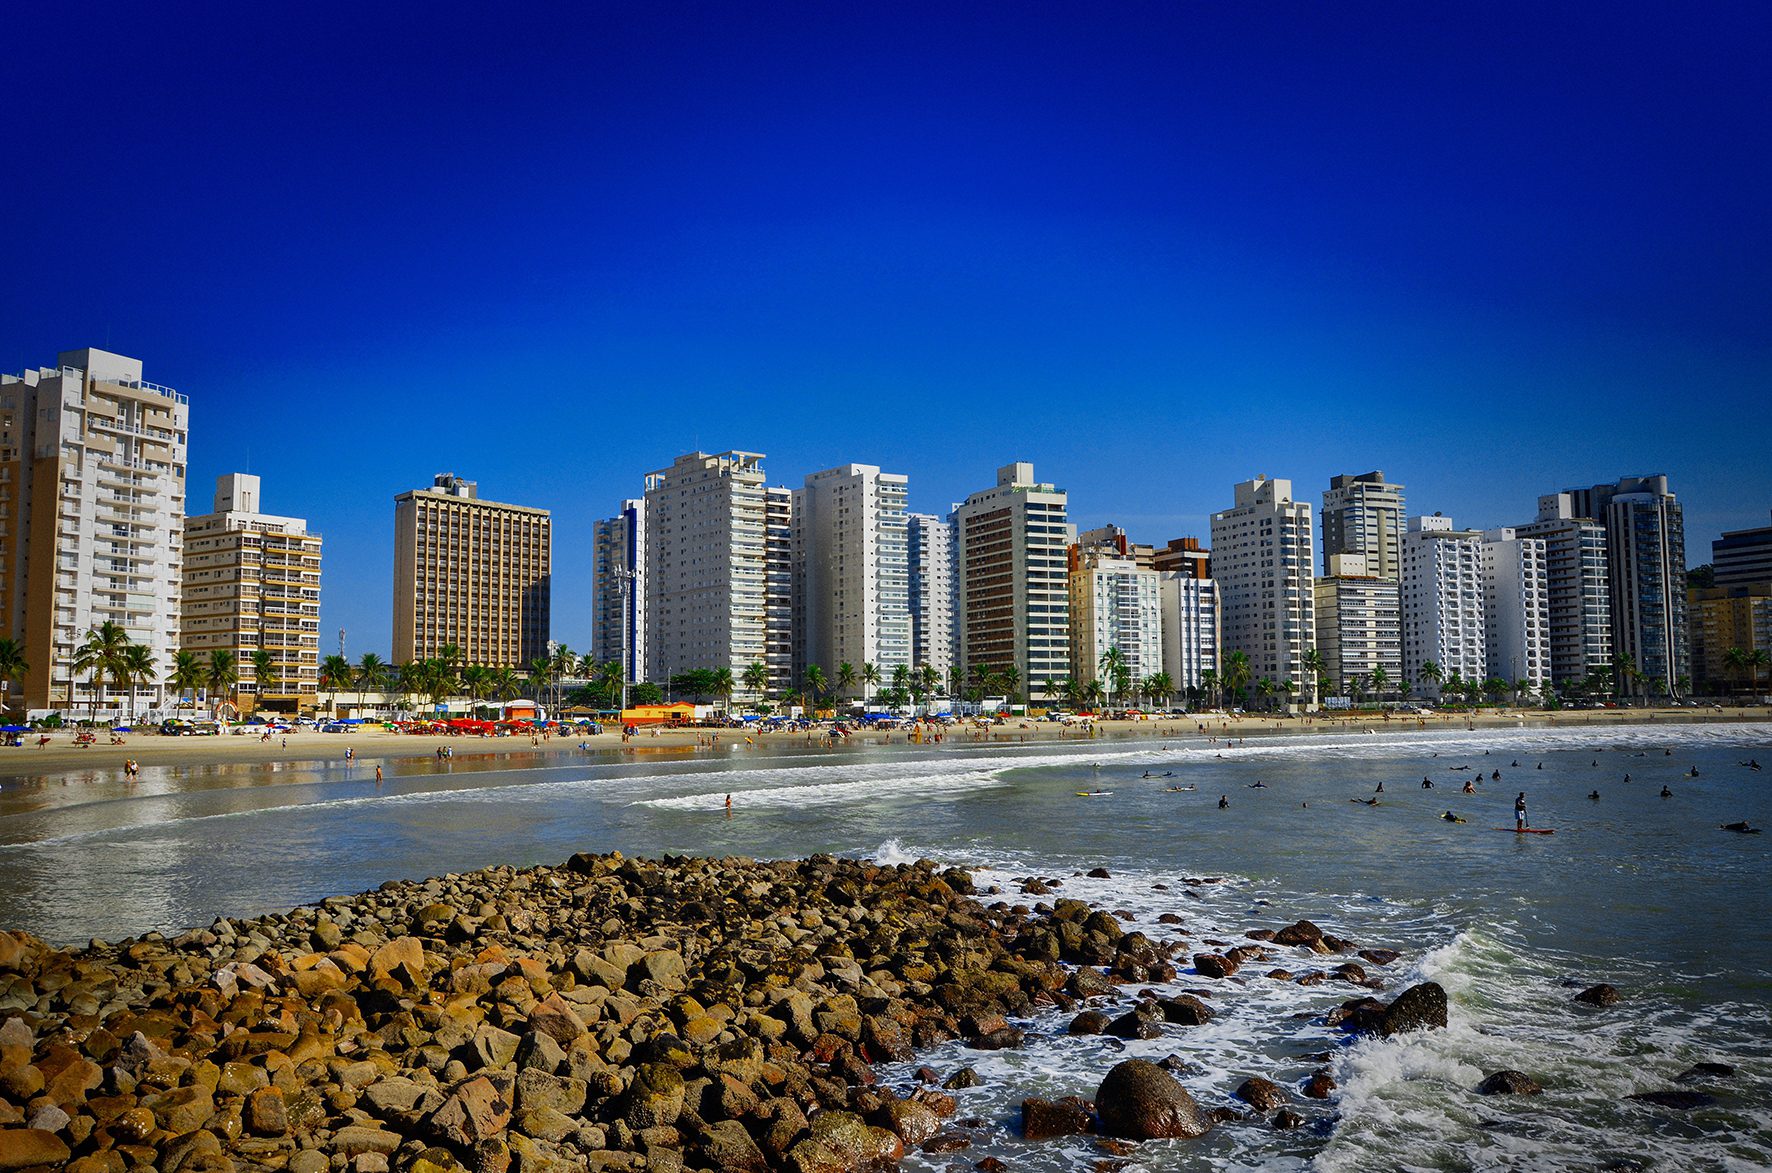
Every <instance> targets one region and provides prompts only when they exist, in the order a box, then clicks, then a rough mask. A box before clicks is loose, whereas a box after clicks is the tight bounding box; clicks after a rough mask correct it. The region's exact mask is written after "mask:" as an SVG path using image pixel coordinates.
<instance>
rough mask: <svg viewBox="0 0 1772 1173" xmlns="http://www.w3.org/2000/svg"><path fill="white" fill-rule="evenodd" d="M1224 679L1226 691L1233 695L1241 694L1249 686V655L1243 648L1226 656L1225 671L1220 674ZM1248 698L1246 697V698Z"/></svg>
mask: <svg viewBox="0 0 1772 1173" xmlns="http://www.w3.org/2000/svg"><path fill="white" fill-rule="evenodd" d="M1220 675H1221V678H1222V679H1223V680H1224V688H1225V691H1226V692H1228V693H1230V694H1231V696H1232V697H1237V696H1241V695H1242V694H1243V690H1244V689H1246V688H1248V687H1249V656H1248V654H1247V653H1246V652H1244V651H1242V650H1241V649H1239V650H1237V651H1234V652H1232V653H1231V654H1230V655H1228V656H1226V657H1225V658H1224V671H1223V672H1222V673H1221V674H1220ZM1246 699H1247V698H1245V700H1246Z"/></svg>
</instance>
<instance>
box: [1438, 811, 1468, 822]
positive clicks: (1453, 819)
mask: <svg viewBox="0 0 1772 1173" xmlns="http://www.w3.org/2000/svg"><path fill="white" fill-rule="evenodd" d="M1440 818H1442V819H1444V820H1445V821H1446V822H1448V823H1462V822H1464V820H1463V819H1461V818H1459V817H1458V816H1457V815H1455V814H1453V813H1452V812H1451V811H1447V812H1446V813H1445V814H1443V815H1441V816H1440Z"/></svg>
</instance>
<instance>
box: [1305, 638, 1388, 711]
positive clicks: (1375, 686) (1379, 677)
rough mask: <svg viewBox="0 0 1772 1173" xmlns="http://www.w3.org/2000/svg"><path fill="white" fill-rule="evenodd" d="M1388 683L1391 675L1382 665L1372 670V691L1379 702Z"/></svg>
mask: <svg viewBox="0 0 1772 1173" xmlns="http://www.w3.org/2000/svg"><path fill="white" fill-rule="evenodd" d="M1311 650H1312V651H1315V650H1316V649H1315V648H1313V649H1311ZM1319 658H1321V657H1319ZM1390 683H1391V674H1390V673H1389V672H1387V671H1385V669H1384V665H1382V664H1380V665H1379V666H1378V667H1376V668H1374V669H1372V691H1373V692H1375V693H1377V694H1378V699H1379V700H1383V699H1384V692H1385V689H1387V688H1389V687H1390Z"/></svg>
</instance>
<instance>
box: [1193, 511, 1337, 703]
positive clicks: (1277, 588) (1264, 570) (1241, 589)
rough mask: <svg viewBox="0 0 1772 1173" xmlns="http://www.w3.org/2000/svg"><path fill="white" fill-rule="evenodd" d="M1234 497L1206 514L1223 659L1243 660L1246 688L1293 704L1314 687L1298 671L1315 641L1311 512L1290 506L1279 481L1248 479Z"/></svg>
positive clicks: (1301, 670) (1305, 671) (1304, 670)
mask: <svg viewBox="0 0 1772 1173" xmlns="http://www.w3.org/2000/svg"><path fill="white" fill-rule="evenodd" d="M1235 491H1236V498H1235V501H1236V503H1235V504H1234V505H1233V506H1232V507H1231V508H1229V509H1226V510H1222V511H1221V512H1218V513H1214V514H1213V515H1212V578H1213V581H1215V582H1216V583H1218V590H1219V597H1220V600H1221V602H1222V606H1223V608H1224V618H1223V632H1224V645H1223V647H1224V652H1223V654H1224V656H1225V657H1227V658H1228V657H1229V655H1230V653H1232V652H1237V651H1240V652H1242V653H1243V654H1244V655H1245V656H1247V657H1248V658H1249V674H1250V676H1249V683H1250V685H1251V687H1253V686H1254V685H1255V684H1257V683H1258V682H1259V681H1262V680H1270V681H1272V682H1273V684H1274V686H1275V687H1276V688H1279V689H1281V690H1282V691H1283V692H1289V693H1290V694H1291V695H1292V696H1293V697H1294V698H1299V699H1302V698H1308V697H1311V696H1312V695H1313V694H1314V686H1315V684H1316V681H1315V680H1314V679H1313V678H1312V676H1311V673H1310V671H1309V669H1307V668H1306V667H1305V666H1304V657H1305V653H1307V652H1309V651H1310V650H1311V649H1312V648H1313V647H1315V646H1316V640H1317V632H1316V626H1317V607H1316V599H1315V594H1314V589H1313V581H1312V574H1311V571H1312V568H1313V566H1314V565H1315V563H1316V541H1315V535H1314V533H1313V528H1312V523H1311V507H1310V505H1309V504H1308V503H1307V502H1303V501H1294V500H1293V499H1292V482H1291V481H1287V480H1270V479H1269V478H1267V477H1256V478H1255V479H1254V480H1252V481H1242V482H1240V483H1239V484H1238V485H1237V486H1236V490H1235ZM1221 670H1222V669H1221ZM1288 684H1290V686H1291V687H1290V688H1289V689H1288V688H1287V687H1286V686H1287V685H1288Z"/></svg>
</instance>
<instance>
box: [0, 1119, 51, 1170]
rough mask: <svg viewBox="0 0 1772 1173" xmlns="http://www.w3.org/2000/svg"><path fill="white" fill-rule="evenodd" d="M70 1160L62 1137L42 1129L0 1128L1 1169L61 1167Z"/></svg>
mask: <svg viewBox="0 0 1772 1173" xmlns="http://www.w3.org/2000/svg"><path fill="white" fill-rule="evenodd" d="M67 1159H68V1146H67V1145H66V1144H65V1143H63V1141H62V1139H61V1137H59V1136H57V1135H56V1134H55V1133H53V1132H45V1131H44V1130H43V1129H41V1128H0V1169H29V1168H32V1167H34V1166H37V1165H59V1164H61V1163H62V1162H63V1161H65V1160H67Z"/></svg>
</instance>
